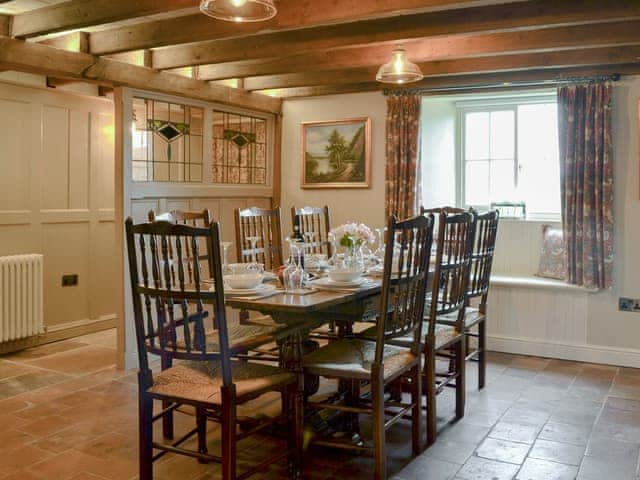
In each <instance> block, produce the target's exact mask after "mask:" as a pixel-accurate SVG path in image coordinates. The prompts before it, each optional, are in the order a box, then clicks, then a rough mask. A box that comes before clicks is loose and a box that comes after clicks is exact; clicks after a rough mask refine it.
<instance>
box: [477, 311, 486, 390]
mask: <svg viewBox="0 0 640 480" xmlns="http://www.w3.org/2000/svg"><path fill="white" fill-rule="evenodd" d="M486 378H487V322H486V320H482V321H481V322H480V323H478V389H479V390H482V389H483V388H484V384H485V381H486Z"/></svg>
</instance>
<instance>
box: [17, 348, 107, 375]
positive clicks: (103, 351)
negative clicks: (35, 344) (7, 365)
mask: <svg viewBox="0 0 640 480" xmlns="http://www.w3.org/2000/svg"><path fill="white" fill-rule="evenodd" d="M115 358H116V351H115V349H113V348H107V347H101V346H87V347H83V348H78V349H74V350H70V351H67V352H62V353H58V354H55V355H49V356H47V357H46V358H45V357H43V358H40V359H37V360H32V361H29V362H28V364H29V365H34V366H40V367H42V368H46V369H48V370H54V371H57V372H62V373H68V374H74V375H79V374H85V373H90V372H96V371H99V370H102V369H105V368H109V367H110V366H111V365H113V364H114V362H115Z"/></svg>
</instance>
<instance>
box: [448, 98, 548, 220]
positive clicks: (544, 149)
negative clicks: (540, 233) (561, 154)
mask: <svg viewBox="0 0 640 480" xmlns="http://www.w3.org/2000/svg"><path fill="white" fill-rule="evenodd" d="M457 107H458V112H459V115H458V118H459V121H460V125H459V127H460V128H459V131H460V137H461V138H460V140H461V141H460V175H459V187H458V191H459V194H460V197H461V203H462V204H463V205H464V206H467V207H469V206H473V207H479V208H486V207H488V206H490V205H491V204H493V203H502V202H509V203H520V202H522V203H524V204H525V205H526V210H527V214H528V215H529V216H534V217H541V218H545V217H546V218H557V217H558V216H559V215H560V170H559V159H558V128H557V104H556V99H555V97H553V96H545V97H535V98H532V97H526V98H522V99H499V100H495V99H493V100H492V101H490V102H489V101H485V102H482V101H479V102H464V103H459V104H457Z"/></svg>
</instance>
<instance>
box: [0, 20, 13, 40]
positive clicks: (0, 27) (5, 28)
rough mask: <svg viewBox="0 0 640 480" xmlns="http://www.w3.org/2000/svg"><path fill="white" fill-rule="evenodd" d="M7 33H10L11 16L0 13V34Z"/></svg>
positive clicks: (5, 34)
mask: <svg viewBox="0 0 640 480" xmlns="http://www.w3.org/2000/svg"><path fill="white" fill-rule="evenodd" d="M9 33H11V17H10V16H9V15H0V35H4V36H7V35H9Z"/></svg>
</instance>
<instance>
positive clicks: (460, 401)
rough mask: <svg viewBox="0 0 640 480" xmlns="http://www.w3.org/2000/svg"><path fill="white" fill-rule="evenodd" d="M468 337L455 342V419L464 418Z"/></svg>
mask: <svg viewBox="0 0 640 480" xmlns="http://www.w3.org/2000/svg"><path fill="white" fill-rule="evenodd" d="M467 338H468V337H466V336H463V337H462V338H460V340H459V341H458V342H457V344H456V347H455V356H456V374H457V378H456V419H460V418H462V417H464V405H465V401H466V391H465V388H466V385H465V377H466V375H465V372H466V368H465V367H466V352H467V348H466V346H467V345H466V342H465V339H467Z"/></svg>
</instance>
